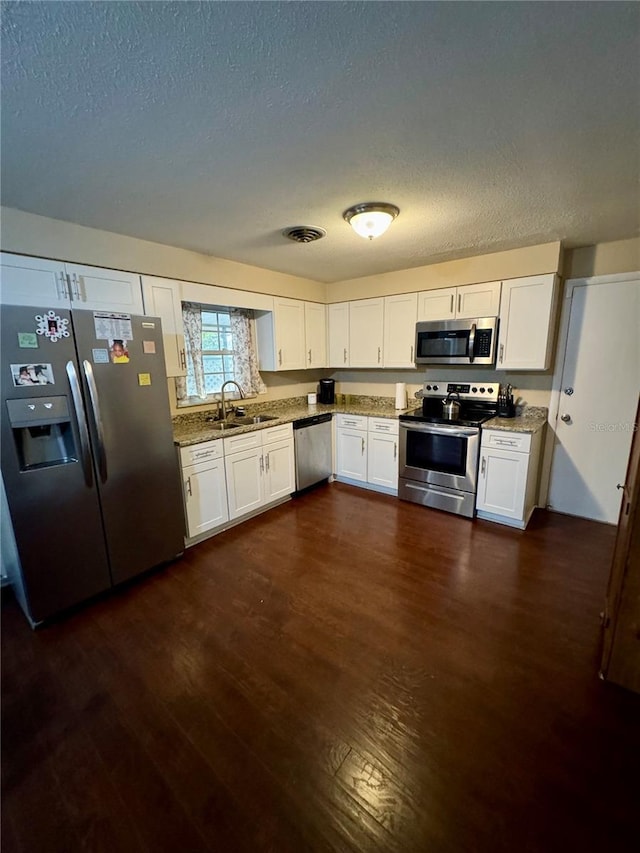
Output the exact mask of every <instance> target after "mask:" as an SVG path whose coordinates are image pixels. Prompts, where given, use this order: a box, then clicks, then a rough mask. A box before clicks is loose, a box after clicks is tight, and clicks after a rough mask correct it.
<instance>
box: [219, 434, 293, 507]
mask: <svg viewBox="0 0 640 853" xmlns="http://www.w3.org/2000/svg"><path fill="white" fill-rule="evenodd" d="M224 452H225V467H226V475H227V498H228V502H229V519H230V520H231V521H233V520H234V519H236V518H240V517H241V516H243V515H246V514H247V513H250V512H254V511H256V510H258V509H260V507H262V506H266V505H267V504H270V503H272V502H273V501H275V500H279V499H281V498H284V497H287V496H288V495H290V494H291V493H292V492H294V491H295V467H294V456H293V427H292V425H291V424H282V425H280V426H274V427H268V428H266V429H263V430H256V431H255V432H250V433H245V434H244V435H237V436H231V437H229V438H225V439H224Z"/></svg>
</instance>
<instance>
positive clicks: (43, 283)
mask: <svg viewBox="0 0 640 853" xmlns="http://www.w3.org/2000/svg"><path fill="white" fill-rule="evenodd" d="M0 299H1V301H2V303H3V304H4V305H32V306H33V307H34V308H50V307H51V308H53V307H54V306H58V307H60V308H69V307H70V305H71V301H70V297H69V285H68V283H67V278H66V275H65V271H64V264H62V263H60V261H47V260H45V259H44V258H29V257H25V256H24V255H10V254H8V253H7V252H3V253H2V279H1V281H0Z"/></svg>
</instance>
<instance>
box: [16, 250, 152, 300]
mask: <svg viewBox="0 0 640 853" xmlns="http://www.w3.org/2000/svg"><path fill="white" fill-rule="evenodd" d="M1 292H2V297H1V298H2V302H3V303H5V304H9V305H33V306H34V307H37V308H50V307H54V306H58V307H60V308H83V309H86V310H88V311H115V312H119V313H125V314H142V313H143V305H142V290H141V288H140V276H139V275H135V274H134V273H129V272H120V271H119V270H107V269H101V268H100V267H89V266H81V265H79V264H64V263H61V262H60V261H49V260H46V259H44V258H31V257H27V256H22V255H11V254H8V253H3V254H2V287H1Z"/></svg>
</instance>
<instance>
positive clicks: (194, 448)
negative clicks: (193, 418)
mask: <svg viewBox="0 0 640 853" xmlns="http://www.w3.org/2000/svg"><path fill="white" fill-rule="evenodd" d="M223 452H224V449H223V446H222V442H221V441H205V442H203V443H202V444H192V445H191V447H181V448H180V464H181V465H182V467H183V468H185V467H186V466H187V465H195V464H196V463H198V462H209V461H210V460H211V459H221V458H222V456H223Z"/></svg>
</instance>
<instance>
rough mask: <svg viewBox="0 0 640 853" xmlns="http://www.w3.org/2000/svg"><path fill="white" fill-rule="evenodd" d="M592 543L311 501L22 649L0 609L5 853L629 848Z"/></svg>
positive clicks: (364, 501)
mask: <svg viewBox="0 0 640 853" xmlns="http://www.w3.org/2000/svg"><path fill="white" fill-rule="evenodd" d="M614 536H615V531H614V530H613V529H612V528H610V527H607V526H605V525H599V524H595V523H591V522H587V521H583V520H580V519H575V518H569V517H566V516H560V515H553V514H549V513H545V512H538V513H537V514H536V516H535V517H534V519H533V521H532V523H531V525H530V527H529V529H528V530H527V531H526V533H521V532H519V531H515V530H510V529H509V528H505V527H501V526H498V525H494V524H490V523H488V522H478V521H476V522H470V521H468V520H466V519H461V518H457V517H454V516H451V515H446V514H444V513H439V512H436V511H431V510H427V509H424V508H422V507H419V506H414V505H412V504H407V503H404V502H400V501H397V500H396V499H394V498H390V497H386V496H383V495H378V494H375V493H371V492H367V491H364V490H359V489H355V488H351V487H349V486H346V485H340V484H333V485H330V486H329V485H327V486H323V487H321V488H319V489H316V490H315V491H313V492H311V493H309V494H307V495H304V496H302V497H300V498H298V499H295V500H294V501H292V502H290V503H287V504H285V505H283V506H281V507H278V508H277V509H275V510H273V511H271V512H269V513H267V514H265V515H263V516H261V517H259V518H256V519H253V520H251V521H248V522H246V523H245V524H243V525H242V526H240V527H236V528H235V529H233V530H230V531H228V532H226V533H224V534H222V535H220V536H217V537H215V538H213V539H211V540H208V541H207V542H205V543H203V544H201V545H199V546H196V547H194V548H192V549H190V550H189V551H187V553H186V554H185V556H184V558H183V559H182V560H181V561H179V562H177V563H176V564H174V565H172V566H170V567H168V568H167V569H165V570H163V571H161V572H157V573H155V574H153V575H150V576H147V577H146V578H144V579H142V580H141V581H139V582H138V583H136V584H134V585H131V586H129V587H127V588H126V589H123V590H120V591H119V592H117V593H115V594H113V595H111V596H109V597H108V598H106V599H104V600H101V601H99V602H97V603H94V604H92V605H91V606H89V607H86V608H83V609H81V610H80V611H78V612H76V613H74V614H72V615H70V616H68V617H67V618H65V619H64V620H62V621H60V622H58V623H57V624H53V625H51V626H49V627H47V628H45V629H41V630H39V631H36V632H32V631H31V630H30V628H29V627H28V626H27V623H26V620H25V619H24V617H23V615H22V613H21V612H20V611H19V610H18V608H17V606H16V604H15V603H14V602H13V600H12V599H9V600H8V601H6V602H5V604H4V606H3V614H2V615H3V619H2V637H3V668H2V712H3V739H2V748H3V764H2V773H3V776H2V779H3V810H2V818H3V839H2V849H3V853H12V851H21V853H41V851H42V853H44V851H47V853H48V851H65V853H69V851H76V850H96V851H102V850H104V851H109V852H110V853H120V851H125V853H129V851H153V853H158V851H194V852H195V851H201V850H212V851H220V852H221V853H222V851H224V853H236V851H237V853H243V852H244V851H252V853H260V852H261V851H273V853H289V851H292V853H293V852H294V851H295V853H304V851H340V853H342V851H344V853H351V851H358V853H360V851H364V853H366V851H392V852H393V853H414V851H416V853H440V851H443V852H444V851H451V853H473V851H478V853H485V851H487V853H489V851H490V852H491V853H501V851H510V853H512V851H518V853H520V851H525V853H526V852H527V851H531V853H533V851H535V853H542V851H544V853H547V851H592V850H593V851H596V850H597V851H627V850H629V851H630V850H634V851H636V850H638V849H640V848H639V846H638V845H639V842H640V833H639V827H640V799H639V796H640V696H637V695H635V694H632V693H629V692H627V691H624V690H622V689H621V688H617V687H615V686H614V685H611V684H605V683H603V682H601V681H600V680H599V679H598V676H597V670H598V663H599V649H600V627H599V612H600V610H601V609H602V606H603V599H604V594H605V589H606V581H607V576H608V568H609V562H610V557H611V553H612V549H613V542H614Z"/></svg>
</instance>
